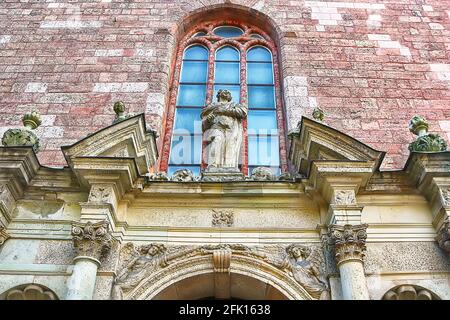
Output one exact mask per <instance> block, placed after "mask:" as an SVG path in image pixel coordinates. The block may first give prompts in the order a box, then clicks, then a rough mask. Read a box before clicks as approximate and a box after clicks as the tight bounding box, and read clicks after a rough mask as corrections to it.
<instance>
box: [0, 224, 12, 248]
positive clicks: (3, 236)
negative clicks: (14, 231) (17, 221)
mask: <svg viewBox="0 0 450 320" xmlns="http://www.w3.org/2000/svg"><path fill="white" fill-rule="evenodd" d="M9 238H10V236H9V234H8V233H7V232H6V231H5V227H2V226H0V247H1V246H2V245H3V244H4V243H5V241H6V240H8V239H9Z"/></svg>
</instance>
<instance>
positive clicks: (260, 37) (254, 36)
mask: <svg viewBox="0 0 450 320" xmlns="http://www.w3.org/2000/svg"><path fill="white" fill-rule="evenodd" d="M250 37H252V38H255V39H264V38H263V37H262V36H261V35H259V34H256V33H253V34H251V35H250Z"/></svg>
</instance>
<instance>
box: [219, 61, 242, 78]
mask: <svg viewBox="0 0 450 320" xmlns="http://www.w3.org/2000/svg"><path fill="white" fill-rule="evenodd" d="M239 76H240V72H239V62H216V70H215V72H214V82H215V83H240V81H239Z"/></svg>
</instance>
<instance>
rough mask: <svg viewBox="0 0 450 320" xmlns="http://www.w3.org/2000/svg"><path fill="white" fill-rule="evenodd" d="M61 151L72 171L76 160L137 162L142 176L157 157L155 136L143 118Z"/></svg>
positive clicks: (125, 122) (102, 131) (105, 131)
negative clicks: (129, 159)
mask: <svg viewBox="0 0 450 320" xmlns="http://www.w3.org/2000/svg"><path fill="white" fill-rule="evenodd" d="M61 149H62V151H63V153H64V156H65V157H66V160H67V162H68V163H69V165H70V166H71V167H72V168H73V162H74V159H76V158H86V157H88V158H89V157H97V158H134V159H135V162H136V165H137V169H138V172H139V174H140V175H144V174H146V173H147V172H148V168H149V167H150V166H152V165H153V164H154V163H155V161H156V158H157V156H158V152H157V148H156V133H155V132H153V131H147V128H146V124H145V118H144V115H143V114H140V115H137V116H134V117H131V118H129V119H126V120H124V121H120V122H118V123H115V124H113V125H111V126H109V127H106V128H104V129H101V130H100V131H97V132H95V133H93V134H91V135H89V136H87V137H86V138H84V139H82V140H80V141H78V142H76V143H75V144H73V145H71V146H63V147H62V148H61Z"/></svg>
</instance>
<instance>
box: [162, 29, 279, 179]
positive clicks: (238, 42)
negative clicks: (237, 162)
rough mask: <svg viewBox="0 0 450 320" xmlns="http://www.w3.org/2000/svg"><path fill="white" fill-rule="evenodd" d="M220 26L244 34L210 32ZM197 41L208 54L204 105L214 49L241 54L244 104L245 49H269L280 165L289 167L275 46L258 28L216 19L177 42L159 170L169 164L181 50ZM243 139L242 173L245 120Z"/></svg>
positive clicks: (210, 88) (210, 87)
mask: <svg viewBox="0 0 450 320" xmlns="http://www.w3.org/2000/svg"><path fill="white" fill-rule="evenodd" d="M219 26H234V27H238V28H240V29H242V30H243V32H244V33H243V35H242V36H240V37H236V38H222V37H219V36H217V35H215V34H214V33H213V31H214V29H215V28H217V27H219ZM198 32H205V33H206V36H202V37H194V35H195V34H196V33H198ZM252 34H258V35H260V36H261V37H262V38H263V39H259V38H253V37H251V36H250V35H252ZM195 44H199V45H203V46H205V47H206V48H208V50H209V57H208V74H207V85H206V104H208V103H211V102H212V100H213V99H214V97H213V93H214V69H215V65H214V62H215V56H216V51H217V50H218V49H220V48H221V47H223V46H225V45H230V46H232V47H234V48H236V49H237V50H238V51H239V53H240V82H241V83H240V85H241V91H240V102H241V103H247V51H248V50H249V49H250V48H252V47H255V46H262V47H265V48H266V49H268V50H269V51H270V52H271V54H272V64H273V74H274V89H275V103H276V115H277V125H278V139H279V149H280V150H279V156H280V167H281V172H286V171H287V169H288V165H287V154H286V149H287V147H286V135H285V128H284V126H285V122H284V117H283V108H282V99H281V85H280V68H279V59H278V53H277V49H276V45H275V43H274V41H273V40H272V39H271V37H270V36H269V35H268V34H267V33H266V32H264V31H263V30H261V29H260V28H258V27H255V26H252V25H249V24H245V23H241V22H236V21H227V20H225V21H218V22H214V23H211V22H207V23H203V24H200V25H198V26H196V27H195V28H193V29H192V30H191V31H189V32H188V33H186V35H185V36H184V38H183V39H182V40H181V41H180V44H179V46H178V50H177V54H176V62H175V67H174V74H173V79H172V87H171V92H170V96H169V107H168V112H167V115H166V126H165V132H164V136H163V143H162V152H161V160H160V165H159V170H160V171H164V172H166V171H167V169H168V166H169V156H170V148H171V142H172V141H171V140H172V133H173V126H174V119H175V110H176V101H177V95H178V89H179V85H180V76H181V68H182V64H183V54H184V50H185V49H186V48H188V47H189V46H192V45H195ZM243 127H244V139H243V146H242V148H243V149H242V155H243V161H242V168H241V171H242V172H243V173H244V175H247V172H248V136H247V123H246V121H244V124H243ZM203 151H204V148H203V150H202V164H201V170H203V169H205V167H206V164H205V154H204V152H203Z"/></svg>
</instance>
